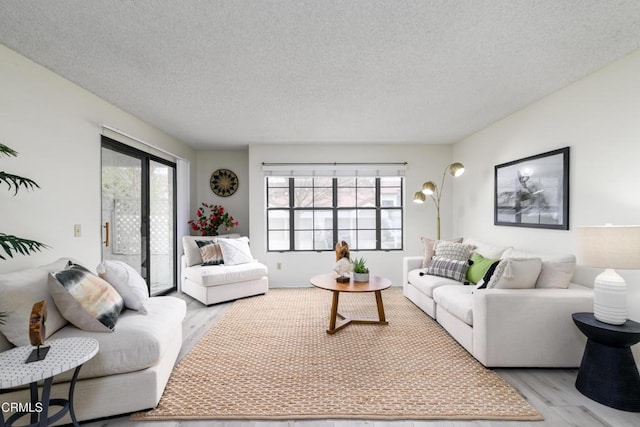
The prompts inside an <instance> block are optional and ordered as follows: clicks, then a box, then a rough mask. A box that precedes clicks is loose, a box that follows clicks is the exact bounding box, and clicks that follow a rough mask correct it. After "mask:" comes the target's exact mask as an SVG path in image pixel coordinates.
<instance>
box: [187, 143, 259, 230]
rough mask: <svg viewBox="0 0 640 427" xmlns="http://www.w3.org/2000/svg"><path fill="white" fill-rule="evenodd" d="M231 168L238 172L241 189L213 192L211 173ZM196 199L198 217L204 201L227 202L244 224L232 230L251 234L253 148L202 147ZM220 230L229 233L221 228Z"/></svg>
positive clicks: (225, 204)
mask: <svg viewBox="0 0 640 427" xmlns="http://www.w3.org/2000/svg"><path fill="white" fill-rule="evenodd" d="M221 168H223V169H229V170H230V171H232V172H234V173H235V174H236V175H237V176H238V191H236V192H235V193H234V194H232V195H231V196H229V197H220V196H216V195H215V194H213V191H211V187H210V185H209V180H210V178H211V174H212V173H213V172H214V171H215V170H217V169H221ZM196 169H197V172H196V194H197V196H196V199H195V200H192V201H191V202H192V203H191V204H192V205H193V209H192V210H191V217H190V218H192V219H193V218H195V209H197V208H198V207H199V206H200V204H201V203H203V202H206V203H213V204H217V205H221V206H223V207H224V208H225V209H226V211H227V212H229V213H230V214H231V215H232V216H233V218H234V219H235V220H237V221H238V222H239V223H240V225H239V226H238V227H234V228H233V229H232V230H231V232H233V233H240V234H242V235H243V236H248V235H249V151H248V149H243V150H215V151H198V152H197V159H196ZM220 233H221V234H223V233H225V230H224V229H220Z"/></svg>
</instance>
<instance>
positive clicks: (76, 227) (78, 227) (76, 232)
mask: <svg viewBox="0 0 640 427" xmlns="http://www.w3.org/2000/svg"><path fill="white" fill-rule="evenodd" d="M81 235H82V226H81V225H80V224H73V237H80V236H81Z"/></svg>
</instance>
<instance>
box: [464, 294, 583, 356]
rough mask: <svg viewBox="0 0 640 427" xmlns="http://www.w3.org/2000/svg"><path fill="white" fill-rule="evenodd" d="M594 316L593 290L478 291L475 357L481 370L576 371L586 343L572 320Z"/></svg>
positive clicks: (474, 298)
mask: <svg viewBox="0 0 640 427" xmlns="http://www.w3.org/2000/svg"><path fill="white" fill-rule="evenodd" d="M592 310H593V290H592V289H590V288H586V287H583V286H579V285H571V286H570V288H568V289H481V290H476V291H474V294H473V355H474V357H476V359H478V360H479V361H480V362H481V363H482V364H484V365H485V366H490V367H491V366H514V367H515V366H520V367H525V366H526V367H536V366H545V367H577V366H580V361H581V359H582V354H583V352H584V347H585V343H586V338H585V337H584V336H583V335H582V333H581V332H580V331H579V330H578V328H577V327H576V326H575V325H574V323H573V321H572V318H571V314H572V313H576V312H584V311H592Z"/></svg>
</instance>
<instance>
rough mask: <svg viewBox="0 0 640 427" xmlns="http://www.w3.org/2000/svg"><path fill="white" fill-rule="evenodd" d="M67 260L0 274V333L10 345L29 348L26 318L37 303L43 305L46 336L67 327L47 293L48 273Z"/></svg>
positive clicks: (27, 319) (27, 318)
mask: <svg viewBox="0 0 640 427" xmlns="http://www.w3.org/2000/svg"><path fill="white" fill-rule="evenodd" d="M68 262H69V260H68V259H59V260H58V261H56V262H53V263H51V264H47V265H43V266H41V267H38V268H31V269H28V270H21V271H16V272H13V273H3V274H0V295H1V296H2V297H1V298H0V311H3V312H6V313H7V317H6V318H5V319H4V320H5V323H4V324H2V325H0V332H2V334H3V335H4V336H5V337H6V338H7V340H8V341H9V342H11V343H12V344H13V345H16V346H20V345H30V344H31V342H30V341H29V317H30V316H31V308H32V307H33V304H35V303H36V302H38V301H42V300H44V301H46V302H47V321H46V323H45V327H46V336H47V337H48V336H50V335H51V334H53V333H54V332H55V331H57V330H58V329H60V328H62V327H63V326H64V325H66V324H67V319H65V318H64V317H62V314H61V313H60V312H59V311H58V309H57V307H56V305H55V303H54V301H53V298H52V297H51V293H50V292H49V285H48V280H49V273H51V272H53V271H58V270H61V269H63V268H64V267H65V266H66V265H67V263H68Z"/></svg>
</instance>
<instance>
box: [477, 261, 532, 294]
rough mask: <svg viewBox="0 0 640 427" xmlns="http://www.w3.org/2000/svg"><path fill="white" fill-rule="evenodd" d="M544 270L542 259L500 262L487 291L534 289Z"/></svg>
mask: <svg viewBox="0 0 640 427" xmlns="http://www.w3.org/2000/svg"><path fill="white" fill-rule="evenodd" d="M541 269H542V260H541V259H540V258H507V259H503V260H501V261H500V263H499V264H498V266H497V267H496V270H495V271H494V273H493V276H491V280H489V283H488V284H487V289H533V288H535V286H536V281H537V280H538V276H539V275H540V270H541Z"/></svg>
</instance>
